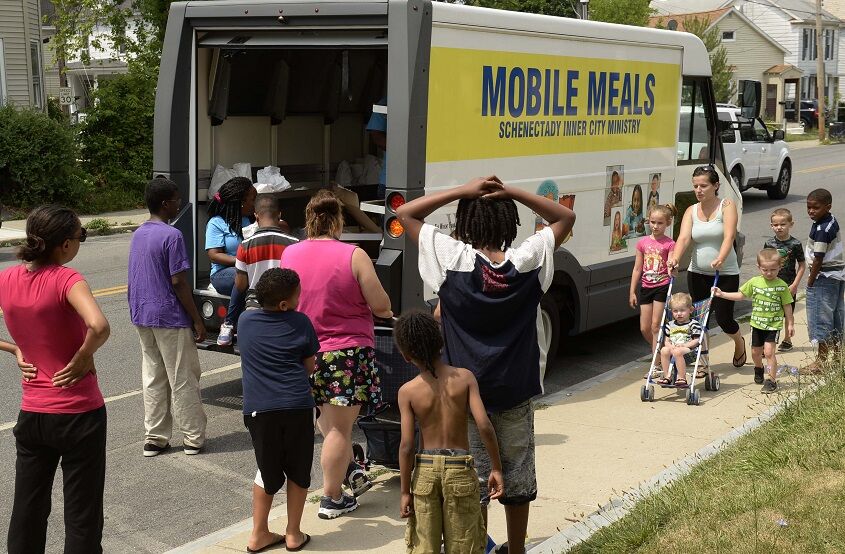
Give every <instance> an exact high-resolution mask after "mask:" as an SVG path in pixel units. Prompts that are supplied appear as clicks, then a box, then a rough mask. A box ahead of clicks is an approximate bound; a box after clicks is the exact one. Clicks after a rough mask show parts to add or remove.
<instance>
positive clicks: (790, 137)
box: [786, 129, 819, 142]
mask: <svg viewBox="0 0 845 554" xmlns="http://www.w3.org/2000/svg"><path fill="white" fill-rule="evenodd" d="M818 138H819V132H818V130H816V129H812V130H810V132H809V133H787V134H786V142H798V141H802V140H818Z"/></svg>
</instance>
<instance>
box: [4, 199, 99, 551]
mask: <svg viewBox="0 0 845 554" xmlns="http://www.w3.org/2000/svg"><path fill="white" fill-rule="evenodd" d="M85 237H86V233H85V229H84V228H83V227H82V225H81V224H80V222H79V218H78V217H77V216H76V214H75V213H74V212H73V211H72V210H69V209H67V208H63V207H61V206H41V207H39V208H36V209H35V210H33V211H32V213H30V214H29V217H28V218H27V221H26V244H25V245H24V246H22V247H21V248H20V250H19V251H18V257H19V258H20V259H21V260H23V262H24V263H22V264H19V265H16V266H14V267H11V268H9V269H6V270H5V271H3V272H0V309H2V310H3V317H4V319H5V322H6V327H7V329H8V330H9V334H10V335H11V336H12V339H13V340H14V341H15V343H14V344H13V343H9V342H5V341H0V350H4V351H6V352H9V353H11V354H14V355H15V357H16V358H17V360H18V366H20V368H21V372H22V382H21V385H22V388H23V395H22V399H21V411H20V414H19V415H18V421H17V424H16V425H15V428H14V435H15V447H16V450H17V459H16V462H15V497H14V502H13V504H12V519H11V522H10V523H9V538H8V543H7V547H8V551H9V552H10V553H13V554H14V553H23V552H44V549H45V543H46V537H47V516H49V514H50V500H51V492H52V484H53V478H54V476H55V474H56V468H57V466H58V464H59V462H60V461H61V464H62V474H63V480H64V507H65V516H64V522H65V548H64V551H65V552H66V553H80V554H83V553H84V554H89V553H90V554H96V553H100V552H102V551H103V549H102V546H101V545H100V542H101V540H102V536H103V488H104V485H105V477H106V408H105V405H104V402H103V395H102V393H101V392H100V387H99V385H98V384H97V375H96V371H95V369H94V353H95V352H96V351H97V349H98V348H100V347H101V346H102V345H103V343H105V342H106V339H107V338H108V336H109V323H108V321H107V320H106V318H105V316H103V313H102V312H101V311H100V308H99V306H97V301H96V300H94V297H93V295H92V294H91V289H90V288H88V284H87V283H86V282H85V280H84V278H83V277H82V275H80V274H79V273H77V272H76V271H75V270H73V269H71V268H69V267H65V266H64V264H66V263H68V262H69V261H71V260H72V259H73V258H74V257H75V256H76V254H77V252H79V245H80V243H82V242H85Z"/></svg>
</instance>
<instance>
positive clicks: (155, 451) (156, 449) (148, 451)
mask: <svg viewBox="0 0 845 554" xmlns="http://www.w3.org/2000/svg"><path fill="white" fill-rule="evenodd" d="M169 449H170V443H168V444H165V445H164V446H159V445H157V444H153V443H151V442H148V443H147V444H145V445H144V457H145V458H152V457H153V456H158V455H159V454H161V453H162V452H167V451H168V450H169Z"/></svg>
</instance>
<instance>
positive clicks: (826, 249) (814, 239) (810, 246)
mask: <svg viewBox="0 0 845 554" xmlns="http://www.w3.org/2000/svg"><path fill="white" fill-rule="evenodd" d="M806 256H807V259H808V260H812V259H813V258H819V257H820V258H822V267H821V271H819V275H821V276H824V277H828V278H830V279H837V280H839V281H845V249H843V245H842V237H841V234H840V232H839V222H838V221H836V218H835V217H833V214H827V216H826V217H824V218H822V219H821V220H820V221H816V222H814V223H813V226H812V227H810V240H808V241H807V250H806Z"/></svg>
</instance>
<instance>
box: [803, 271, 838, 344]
mask: <svg viewBox="0 0 845 554" xmlns="http://www.w3.org/2000/svg"><path fill="white" fill-rule="evenodd" d="M843 295H845V281H840V280H838V279H831V278H830V277H824V276H822V275H819V276H818V278H817V279H816V282H815V283H813V286H812V287H807V326H808V327H809V330H810V340H812V341H813V342H814V343H819V342H831V341H834V340H841V339H842V331H843V320H845V297H843Z"/></svg>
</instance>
